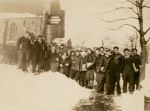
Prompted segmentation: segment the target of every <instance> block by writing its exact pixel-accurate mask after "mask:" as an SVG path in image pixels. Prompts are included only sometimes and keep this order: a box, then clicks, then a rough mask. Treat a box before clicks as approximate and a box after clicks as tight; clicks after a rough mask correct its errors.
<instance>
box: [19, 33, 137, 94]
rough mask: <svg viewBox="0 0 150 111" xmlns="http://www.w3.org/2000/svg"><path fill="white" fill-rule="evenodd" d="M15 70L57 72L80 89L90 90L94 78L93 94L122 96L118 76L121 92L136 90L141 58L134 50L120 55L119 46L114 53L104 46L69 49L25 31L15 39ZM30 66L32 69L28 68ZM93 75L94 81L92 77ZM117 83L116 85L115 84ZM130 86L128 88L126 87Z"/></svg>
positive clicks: (125, 50)
mask: <svg viewBox="0 0 150 111" xmlns="http://www.w3.org/2000/svg"><path fill="white" fill-rule="evenodd" d="M17 49H18V69H22V70H23V71H25V72H29V70H31V71H32V72H33V73H35V74H40V73H41V72H43V71H47V72H48V71H52V72H60V73H62V74H64V75H66V76H67V77H68V78H71V79H73V80H75V81H76V82H78V83H79V84H80V85H81V86H82V87H86V88H91V89H92V88H93V83H94V80H95V79H96V82H97V86H96V91H97V92H99V93H104V92H105V94H107V95H112V94H114V91H115V86H116V89H117V94H118V95H119V96H120V95H121V93H122V92H121V87H120V75H121V74H122V77H123V93H127V91H129V93H130V94H132V93H133V92H134V90H136V89H138V81H139V70H140V56H139V55H138V54H137V49H133V50H132V51H130V50H129V49H127V48H126V49H124V54H123V55H122V54H120V53H119V47H117V46H115V47H114V48H113V50H110V49H106V48H104V47H100V48H97V49H96V50H95V51H93V50H92V49H90V48H88V49H87V50H86V51H82V50H71V49H67V48H65V46H64V45H63V44H62V45H60V46H58V45H53V46H51V45H49V44H46V42H45V41H44V39H43V37H42V35H39V36H38V39H35V38H34V37H32V36H31V34H30V33H29V32H28V31H27V32H26V34H25V35H24V36H23V37H21V38H19V39H18V42H17ZM30 66H32V68H31V67H30ZM94 73H96V78H95V76H94ZM115 83H116V85H115ZM128 83H129V87H128V85H127V84H128Z"/></svg>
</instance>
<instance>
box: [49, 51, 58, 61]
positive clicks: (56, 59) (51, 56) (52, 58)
mask: <svg viewBox="0 0 150 111" xmlns="http://www.w3.org/2000/svg"><path fill="white" fill-rule="evenodd" d="M50 61H51V63H60V57H59V54H57V53H51V55H50Z"/></svg>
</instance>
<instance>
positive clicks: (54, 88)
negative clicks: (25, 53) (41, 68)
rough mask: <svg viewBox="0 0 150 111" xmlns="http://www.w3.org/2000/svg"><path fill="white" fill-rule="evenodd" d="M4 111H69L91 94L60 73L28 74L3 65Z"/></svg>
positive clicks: (0, 105)
mask: <svg viewBox="0 0 150 111" xmlns="http://www.w3.org/2000/svg"><path fill="white" fill-rule="evenodd" d="M0 79H1V80H0V111H69V110H70V109H71V108H72V107H73V106H74V105H75V104H76V103H78V102H79V100H80V99H88V98H89V96H90V94H91V90H89V89H85V88H82V87H80V86H79V85H78V83H76V82H75V81H74V80H71V79H68V78H67V77H66V76H64V75H63V74H60V73H58V72H57V73H52V72H47V73H41V74H40V75H36V76H35V75H33V74H26V75H24V73H23V72H22V71H20V70H17V68H16V66H9V65H2V64H0Z"/></svg>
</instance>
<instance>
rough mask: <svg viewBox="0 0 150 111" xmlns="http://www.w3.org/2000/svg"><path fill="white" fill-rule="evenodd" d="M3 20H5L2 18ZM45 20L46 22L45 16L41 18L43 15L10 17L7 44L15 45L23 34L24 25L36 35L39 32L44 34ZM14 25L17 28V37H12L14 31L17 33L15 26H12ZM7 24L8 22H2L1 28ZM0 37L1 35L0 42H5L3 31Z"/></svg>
mask: <svg viewBox="0 0 150 111" xmlns="http://www.w3.org/2000/svg"><path fill="white" fill-rule="evenodd" d="M1 21H3V20H1ZM43 22H44V21H43V18H41V17H36V18H17V19H8V28H7V35H6V44H7V45H10V44H11V45H15V44H16V41H17V40H18V38H19V37H21V36H22V33H23V27H25V28H26V29H27V30H29V31H31V32H33V33H34V35H36V36H37V35H39V34H42V33H43V30H44V28H43ZM14 25H15V26H16V28H17V34H16V36H15V38H13V39H12V37H11V35H12V33H15V30H13V29H14V27H12V26H14ZM5 26H6V24H5V23H4V22H2V25H1V27H0V30H3V29H5ZM12 30H13V31H12ZM11 32H12V33H11ZM0 37H1V39H0V43H3V38H4V34H3V32H2V31H1V32H0Z"/></svg>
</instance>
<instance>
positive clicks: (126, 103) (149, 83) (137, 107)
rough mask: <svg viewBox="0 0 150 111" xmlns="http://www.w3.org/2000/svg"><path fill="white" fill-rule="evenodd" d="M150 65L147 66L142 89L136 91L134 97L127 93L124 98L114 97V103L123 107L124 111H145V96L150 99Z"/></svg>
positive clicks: (123, 95)
mask: <svg viewBox="0 0 150 111" xmlns="http://www.w3.org/2000/svg"><path fill="white" fill-rule="evenodd" d="M149 69H150V64H148V65H147V66H146V74H145V80H144V81H143V82H142V83H141V85H142V87H143V88H142V89H141V90H140V91H135V92H134V93H133V95H131V94H129V93H127V94H122V97H114V101H115V103H116V104H117V105H118V106H121V107H122V111H144V96H148V97H150V74H149V73H150V70H149Z"/></svg>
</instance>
